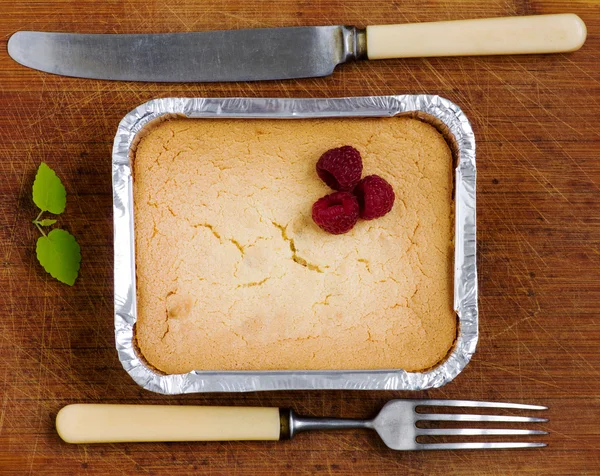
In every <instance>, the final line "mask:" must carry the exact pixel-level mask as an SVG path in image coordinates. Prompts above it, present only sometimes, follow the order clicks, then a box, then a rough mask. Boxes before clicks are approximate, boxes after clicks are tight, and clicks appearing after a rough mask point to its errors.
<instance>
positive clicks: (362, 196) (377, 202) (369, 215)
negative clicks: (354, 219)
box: [354, 175, 396, 220]
mask: <svg viewBox="0 0 600 476" xmlns="http://www.w3.org/2000/svg"><path fill="white" fill-rule="evenodd" d="M354 193H355V194H356V198H357V199H358V203H359V205H360V217H361V218H364V219H365V220H372V219H373V218H379V217H382V216H383V215H385V214H386V213H388V212H389V211H390V210H391V209H392V207H393V206H394V200H395V199H396V195H395V194H394V189H393V188H392V186H391V185H390V184H389V183H388V182H386V181H385V180H384V179H382V178H381V177H380V176H379V175H367V176H366V177H365V178H364V179H362V180H361V181H360V182H359V183H358V185H357V186H356V188H355V189H354Z"/></svg>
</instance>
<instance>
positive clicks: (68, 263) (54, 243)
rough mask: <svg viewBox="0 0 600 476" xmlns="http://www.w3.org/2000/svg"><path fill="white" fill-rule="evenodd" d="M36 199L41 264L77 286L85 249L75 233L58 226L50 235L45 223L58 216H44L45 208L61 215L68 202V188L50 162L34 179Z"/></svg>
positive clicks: (36, 224)
mask: <svg viewBox="0 0 600 476" xmlns="http://www.w3.org/2000/svg"><path fill="white" fill-rule="evenodd" d="M33 202H34V203H35V204H36V205H37V207H38V208H39V209H40V213H39V215H38V216H37V218H36V219H35V220H33V224H34V225H35V226H36V227H37V229H38V230H39V231H40V233H41V234H42V236H40V237H39V238H38V240H37V245H36V255H37V259H38V261H39V262H40V264H41V265H42V266H43V267H44V269H45V270H46V272H48V273H49V274H50V275H51V276H52V277H53V278H56V279H58V280H59V281H60V282H62V283H65V284H68V285H69V286H73V284H74V283H75V280H76V279H77V275H78V273H79V267H80V264H81V249H80V247H79V244H78V243H77V240H76V239H75V237H74V236H73V235H71V233H69V232H68V231H66V230H62V229H60V228H54V229H53V230H51V231H50V232H49V233H48V234H47V235H46V233H45V232H44V230H43V228H42V227H48V226H52V225H54V224H55V223H56V220H55V219H52V218H44V219H42V214H43V213H44V212H50V213H52V214H54V215H60V214H61V213H62V212H64V210H65V206H66V205H67V191H66V190H65V187H64V185H63V184H62V182H61V181H60V179H59V178H58V176H57V175H56V173H54V170H52V169H51V168H50V167H48V165H46V164H45V163H44V162H42V163H41V164H40V166H39V168H38V171H37V174H36V176H35V180H34V182H33Z"/></svg>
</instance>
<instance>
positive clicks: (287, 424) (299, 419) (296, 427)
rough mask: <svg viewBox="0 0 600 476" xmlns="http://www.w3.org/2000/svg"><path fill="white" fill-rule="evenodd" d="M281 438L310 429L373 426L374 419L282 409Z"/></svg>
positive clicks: (367, 427) (291, 436)
mask: <svg viewBox="0 0 600 476" xmlns="http://www.w3.org/2000/svg"><path fill="white" fill-rule="evenodd" d="M279 417H280V423H281V433H280V434H281V437H280V438H281V439H282V440H284V439H291V438H293V437H294V435H295V434H296V433H298V432H299V431H309V430H348V429H354V428H366V429H372V428H373V421H372V420H359V419H353V418H312V417H305V416H302V415H298V414H296V413H295V412H294V411H293V410H291V409H287V408H286V409H283V408H282V409H280V410H279Z"/></svg>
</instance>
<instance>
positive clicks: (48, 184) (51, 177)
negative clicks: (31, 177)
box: [33, 162, 67, 215]
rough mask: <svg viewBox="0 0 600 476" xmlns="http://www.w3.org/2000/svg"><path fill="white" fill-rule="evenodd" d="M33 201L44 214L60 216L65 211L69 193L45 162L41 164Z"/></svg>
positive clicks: (35, 182) (34, 187) (34, 186)
mask: <svg viewBox="0 0 600 476" xmlns="http://www.w3.org/2000/svg"><path fill="white" fill-rule="evenodd" d="M33 201H34V203H35V204H36V205H37V206H38V208H39V209H40V210H42V211H44V212H50V213H54V214H55V215H60V214H61V213H62V212H64V211H65V206H66V204H67V191H66V190H65V187H64V186H63V184H62V182H61V181H60V179H59V178H58V177H57V176H56V174H55V173H54V170H52V169H51V168H50V167H48V166H47V165H46V164H45V163H44V162H42V163H41V164H40V167H39V168H38V171H37V174H36V176H35V181H34V182H33Z"/></svg>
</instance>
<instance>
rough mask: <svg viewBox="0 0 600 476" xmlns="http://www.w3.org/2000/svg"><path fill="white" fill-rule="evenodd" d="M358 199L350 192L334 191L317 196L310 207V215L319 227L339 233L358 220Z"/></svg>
mask: <svg viewBox="0 0 600 476" xmlns="http://www.w3.org/2000/svg"><path fill="white" fill-rule="evenodd" d="M358 213H359V207H358V201H357V200H356V197H355V196H354V195H352V194H351V193H350V192H335V193H332V194H330V195H325V196H324V197H322V198H319V199H318V200H317V201H316V202H315V203H314V205H313V207H312V217H313V220H314V222H315V223H316V224H317V225H319V227H320V228H321V229H323V230H325V231H326V232H328V233H331V234H333V235H341V234H342V233H346V232H348V231H350V230H351V229H352V227H354V225H355V224H356V222H357V221H358Z"/></svg>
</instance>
